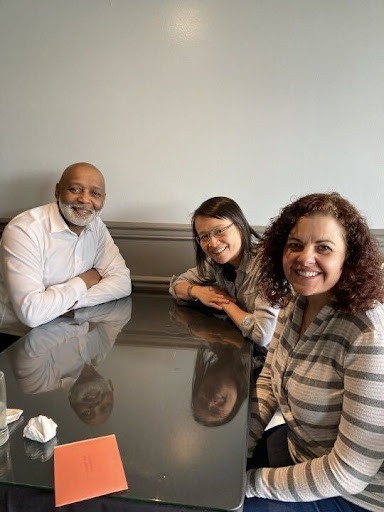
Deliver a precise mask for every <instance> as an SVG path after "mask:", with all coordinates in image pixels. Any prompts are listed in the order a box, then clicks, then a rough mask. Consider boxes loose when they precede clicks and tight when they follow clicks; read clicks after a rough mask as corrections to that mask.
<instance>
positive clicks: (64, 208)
mask: <svg viewBox="0 0 384 512" xmlns="http://www.w3.org/2000/svg"><path fill="white" fill-rule="evenodd" d="M73 206H74V205H72V204H68V203H63V202H62V201H61V200H60V199H59V208H60V211H61V213H62V215H63V217H64V219H65V220H66V221H67V222H68V223H69V224H72V225H73V226H79V227H81V228H83V227H84V226H88V224H90V223H91V222H92V221H93V220H94V219H96V217H98V216H99V215H100V213H101V210H92V209H89V208H87V207H86V206H85V207H84V209H85V210H89V211H90V214H89V215H88V216H87V217H80V216H79V215H76V212H75V210H74V209H73V208H72V207H73Z"/></svg>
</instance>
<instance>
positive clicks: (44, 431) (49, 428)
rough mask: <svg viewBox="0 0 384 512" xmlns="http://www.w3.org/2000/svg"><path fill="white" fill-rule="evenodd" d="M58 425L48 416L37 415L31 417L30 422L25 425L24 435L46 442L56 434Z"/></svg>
mask: <svg viewBox="0 0 384 512" xmlns="http://www.w3.org/2000/svg"><path fill="white" fill-rule="evenodd" d="M56 429H57V425H56V423H55V422H54V421H53V420H51V418H47V417H46V416H41V415H40V416H37V417H36V418H31V419H30V420H29V421H28V424H27V425H26V426H25V427H24V430H23V436H24V437H27V438H28V439H32V441H39V442H40V443H46V442H47V441H49V440H50V439H52V438H53V437H55V435H56Z"/></svg>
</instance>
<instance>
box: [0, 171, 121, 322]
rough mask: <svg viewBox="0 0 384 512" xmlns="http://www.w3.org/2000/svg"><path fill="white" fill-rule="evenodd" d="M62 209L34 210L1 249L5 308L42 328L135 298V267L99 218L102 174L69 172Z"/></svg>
mask: <svg viewBox="0 0 384 512" xmlns="http://www.w3.org/2000/svg"><path fill="white" fill-rule="evenodd" d="M55 196H56V200H57V202H56V203H50V204H47V205H44V206H40V207H38V208H33V209H32V210H28V211H26V212H24V213H21V214H20V215H18V216H17V217H15V218H14V219H13V220H11V222H9V224H8V225H7V226H6V228H5V230H4V233H3V236H2V239H1V244H0V263H1V265H0V301H1V302H2V306H3V311H4V309H6V308H7V306H10V305H12V307H13V311H14V312H15V313H16V315H17V317H18V318H19V320H20V321H21V322H23V323H24V324H26V325H28V326H29V327H36V326H38V325H41V324H44V323H46V322H49V321H50V320H53V319H54V318H57V317H58V316H60V315H62V314H64V313H65V312H67V311H68V310H70V309H75V308H81V307H85V306H94V305H96V304H101V303H104V302H108V301H111V300H115V299H120V298H121V297H125V296H127V295H130V293H131V280H130V273H129V270H128V268H127V267H126V265H125V262H124V260H123V258H122V256H121V255H120V253H119V249H118V248H117V246H116V245H115V243H114V242H113V240H112V237H111V235H110V234H109V232H108V230H107V228H106V226H105V224H104V223H103V222H102V221H101V219H100V218H99V215H100V212H101V210H102V207H103V205H104V200H105V183H104V178H103V175H102V174H101V172H100V171H99V170H98V169H96V167H94V166H93V165H91V164H88V163H84V162H82V163H76V164H73V165H70V166H69V167H68V168H67V169H66V170H65V171H64V172H63V175H62V176H61V179H60V181H59V183H58V184H57V185H56V190H55Z"/></svg>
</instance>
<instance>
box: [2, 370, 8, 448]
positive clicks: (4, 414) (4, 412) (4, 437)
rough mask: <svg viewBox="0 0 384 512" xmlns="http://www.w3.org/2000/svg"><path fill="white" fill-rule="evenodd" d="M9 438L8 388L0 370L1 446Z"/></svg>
mask: <svg viewBox="0 0 384 512" xmlns="http://www.w3.org/2000/svg"><path fill="white" fill-rule="evenodd" d="M8 438H9V432H8V425H7V389H6V387H5V375H4V373H3V372H1V371H0V446H2V445H3V444H4V443H6V442H7V441H8Z"/></svg>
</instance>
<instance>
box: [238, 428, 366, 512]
mask: <svg viewBox="0 0 384 512" xmlns="http://www.w3.org/2000/svg"><path fill="white" fill-rule="evenodd" d="M287 431H288V429H287V426H286V425H278V426H277V427H274V428H271V429H270V430H267V431H266V432H265V433H264V435H263V437H262V438H261V439H260V441H259V443H258V444H257V446H256V448H255V451H254V453H253V456H252V458H251V459H250V460H249V461H248V466H247V469H251V468H268V467H269V468H279V467H283V466H290V465H292V464H294V462H293V461H292V459H291V456H290V455H289V451H288V443H287ZM253 511H255V512H366V509H364V508H361V507H359V506H358V505H354V504H353V503H350V502H349V501H347V500H345V499H344V498H341V497H337V498H328V499H326V500H318V501H311V502H297V503H294V502H286V501H276V500H268V499H264V498H245V501H244V508H243V512H253Z"/></svg>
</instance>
